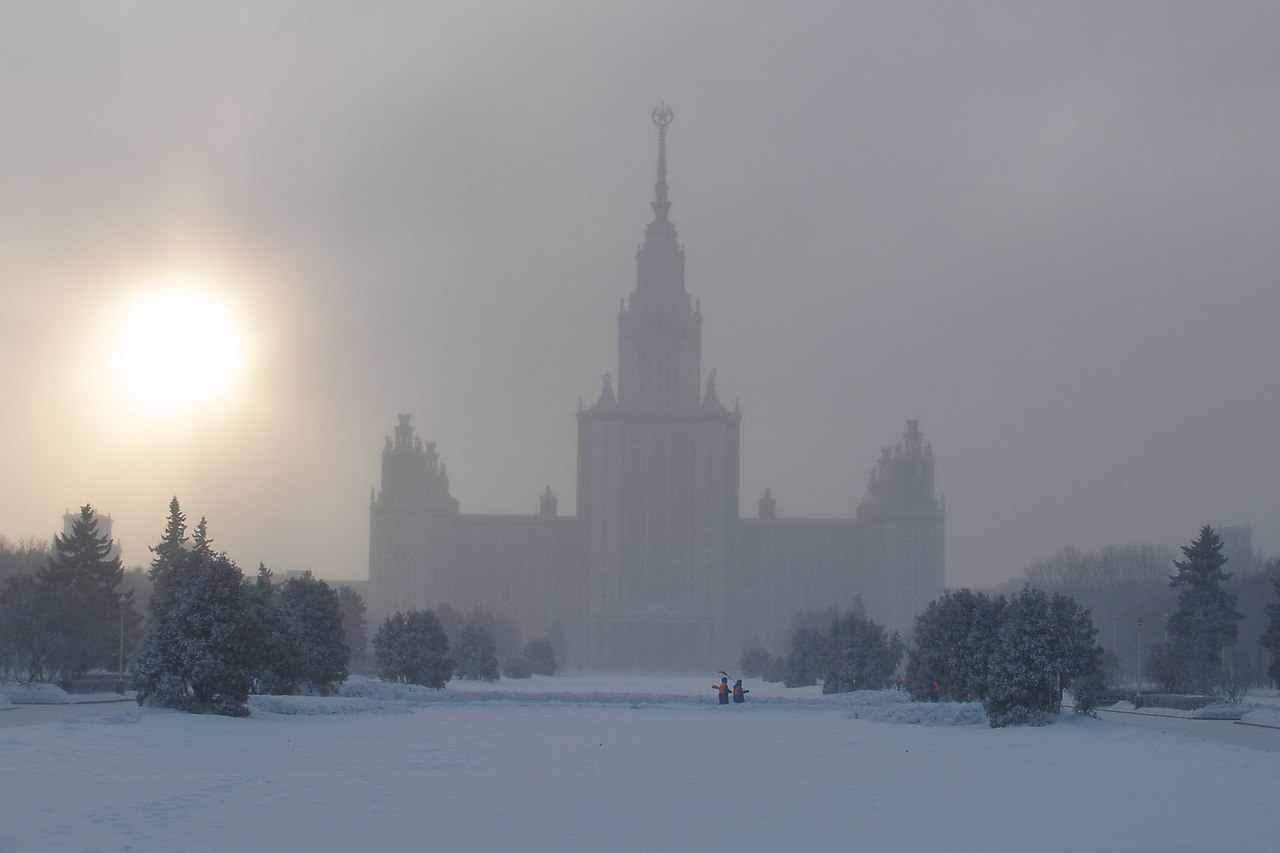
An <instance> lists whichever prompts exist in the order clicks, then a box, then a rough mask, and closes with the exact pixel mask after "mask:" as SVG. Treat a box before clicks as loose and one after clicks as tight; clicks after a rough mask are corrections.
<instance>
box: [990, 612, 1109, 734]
mask: <svg viewBox="0 0 1280 853" xmlns="http://www.w3.org/2000/svg"><path fill="white" fill-rule="evenodd" d="M1095 633H1096V631H1095V630H1094V628H1093V621H1092V619H1090V617H1089V611H1087V610H1085V609H1084V608H1082V607H1081V606H1080V605H1079V604H1077V603H1076V601H1075V599H1072V598H1069V597H1067V596H1064V595H1054V596H1053V597H1052V598H1050V597H1049V596H1048V595H1046V594H1045V593H1043V592H1041V591H1040V590H1037V589H1033V588H1031V587H1027V588H1025V589H1023V591H1022V592H1021V593H1020V594H1018V595H1017V596H1015V597H1014V598H1012V599H1011V600H1010V601H1009V604H1008V606H1007V607H1006V608H1005V611H1004V618H1003V620H1002V621H1001V625H1000V640H999V643H998V645H997V647H996V654H995V657H994V658H993V660H992V662H991V667H990V669H989V672H990V679H991V680H990V683H989V685H988V686H987V698H986V701H985V702H983V707H984V708H985V709H986V712H987V719H988V721H989V722H990V723H991V726H992V727H993V728H996V727H1000V726H1008V725H1043V724H1044V723H1045V722H1048V721H1051V715H1053V714H1057V713H1058V711H1059V710H1060V709H1061V707H1062V691H1063V689H1064V688H1065V687H1066V686H1068V685H1070V684H1072V683H1074V682H1077V681H1078V682H1079V683H1080V684H1081V685H1082V687H1084V692H1085V693H1086V694H1087V693H1088V692H1089V690H1091V689H1092V687H1091V685H1092V684H1093V683H1094V682H1095V681H1096V682H1097V683H1098V686H1099V687H1100V686H1101V684H1100V683H1101V678H1102V676H1101V657H1102V650H1101V649H1099V648H1098V646H1097V644H1096V643H1095V642H1094V634H1095ZM1089 701H1090V700H1089V698H1088V696H1086V703H1088V702H1089Z"/></svg>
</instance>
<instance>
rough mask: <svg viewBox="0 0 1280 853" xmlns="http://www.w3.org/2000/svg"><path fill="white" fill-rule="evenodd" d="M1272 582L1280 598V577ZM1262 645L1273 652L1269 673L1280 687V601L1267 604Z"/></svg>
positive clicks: (1277, 596)
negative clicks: (1265, 627) (1265, 625)
mask: <svg viewBox="0 0 1280 853" xmlns="http://www.w3.org/2000/svg"><path fill="white" fill-rule="evenodd" d="M1271 584H1272V586H1274V587H1275V592H1276V598H1277V599H1280V578H1272V579H1271ZM1262 645H1263V647H1264V648H1266V649H1267V650H1268V651H1269V652H1271V664H1270V665H1269V666H1268V667H1267V675H1268V676H1269V677H1270V678H1271V682H1272V684H1274V685H1276V686H1277V687H1280V601H1276V602H1275V603H1274V604H1268V605H1267V630H1266V632H1265V633H1263V635H1262Z"/></svg>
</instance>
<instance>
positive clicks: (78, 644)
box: [37, 504, 124, 679]
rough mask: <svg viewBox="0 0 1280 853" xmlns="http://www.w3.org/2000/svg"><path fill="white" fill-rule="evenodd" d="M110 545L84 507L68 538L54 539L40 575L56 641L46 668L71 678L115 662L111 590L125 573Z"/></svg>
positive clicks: (93, 515) (115, 605) (114, 604)
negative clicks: (47, 561) (56, 635)
mask: <svg viewBox="0 0 1280 853" xmlns="http://www.w3.org/2000/svg"><path fill="white" fill-rule="evenodd" d="M113 550H114V546H113V544H112V542H111V539H109V538H108V537H107V536H106V534H99V533H98V517H97V514H96V513H95V512H94V510H93V507H92V506H90V505H88V504H85V505H84V506H82V507H81V508H80V514H79V515H78V516H77V517H76V518H75V520H74V521H73V522H72V524H71V532H70V533H69V534H68V535H65V536H63V535H58V536H55V537H54V538H53V555H52V556H51V557H50V558H49V563H48V565H47V566H46V567H45V569H44V570H43V571H41V572H40V574H39V575H38V578H37V579H38V582H39V583H40V585H41V586H42V587H44V590H43V592H44V594H43V595H41V596H40V601H41V602H42V604H43V606H44V607H45V608H46V609H45V618H47V619H48V620H49V621H51V622H52V624H53V625H56V626H57V627H58V630H59V639H58V642H57V643H56V645H55V648H54V650H53V651H52V654H51V655H50V656H49V659H48V665H49V666H50V667H51V668H52V669H54V670H56V671H58V672H60V673H61V674H62V677H63V678H66V679H73V678H78V677H79V676H80V675H82V674H83V673H85V672H86V671H88V670H89V669H91V668H92V667H94V666H107V665H109V664H110V663H111V662H112V660H113V659H114V657H115V655H113V654H112V652H113V651H114V649H115V645H116V644H115V643H113V642H112V640H113V639H114V638H115V637H116V632H117V630H118V628H117V618H118V608H119V607H120V606H121V605H120V603H119V600H118V598H117V596H116V593H115V589H116V586H118V585H119V583H120V579H121V578H122V577H123V576H124V570H123V569H122V568H121V566H120V558H119V557H113V556H111V552H112V551H113Z"/></svg>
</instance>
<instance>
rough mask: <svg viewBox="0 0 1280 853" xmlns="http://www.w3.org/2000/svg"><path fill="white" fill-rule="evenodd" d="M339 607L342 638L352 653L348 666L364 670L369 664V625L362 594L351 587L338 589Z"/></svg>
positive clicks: (354, 669) (356, 669)
mask: <svg viewBox="0 0 1280 853" xmlns="http://www.w3.org/2000/svg"><path fill="white" fill-rule="evenodd" d="M338 607H339V608H341V610H342V638H343V642H345V643H346V645H347V649H348V650H349V651H350V652H351V661H350V663H349V664H348V665H349V666H350V668H351V669H352V670H353V671H357V672H358V671H360V670H363V669H364V668H365V667H366V666H368V663H369V623H368V621H366V619H365V613H366V608H365V604H364V599H363V598H362V597H361V596H360V593H358V592H356V591H355V590H354V589H352V588H351V587H349V586H340V587H338Z"/></svg>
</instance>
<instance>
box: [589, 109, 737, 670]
mask: <svg viewBox="0 0 1280 853" xmlns="http://www.w3.org/2000/svg"><path fill="white" fill-rule="evenodd" d="M671 120H672V112H671V110H670V109H667V108H665V107H661V108H659V109H656V110H654V111H653V121H654V124H655V125H656V126H657V128H658V179H657V182H656V183H655V184H654V200H653V202H652V205H653V221H652V222H650V223H649V224H648V226H646V228H645V234H644V242H643V243H642V244H641V245H640V248H639V250H638V251H637V252H636V285H635V289H634V290H632V292H631V295H630V296H629V297H627V298H626V300H625V302H624V303H623V306H622V309H621V311H620V313H619V315H618V388H617V391H616V393H615V392H614V389H613V388H612V386H611V382H610V380H609V377H608V376H607V375H606V377H605V380H604V388H603V390H602V392H601V394H600V398H599V400H597V401H596V403H595V405H593V406H592V407H591V408H589V409H584V410H582V411H579V413H578V518H579V521H580V523H581V529H582V535H583V537H584V546H585V559H586V564H587V567H588V572H587V575H588V578H589V590H588V594H589V599H590V612H591V618H590V623H589V625H588V636H589V638H590V647H591V650H592V655H593V657H592V663H593V664H595V665H599V666H608V667H621V668H637V667H642V668H648V669H673V668H684V667H686V666H688V665H689V664H690V663H691V662H692V661H694V660H707V659H709V658H710V657H711V656H712V655H714V654H716V653H717V652H721V651H723V650H724V646H725V636H724V632H723V630H722V629H723V626H724V624H725V613H724V607H725V592H726V589H727V587H728V585H729V583H730V582H731V578H730V566H731V563H732V554H733V545H734V533H735V527H736V522H737V517H738V425H739V421H740V417H739V415H738V414H737V413H735V412H730V411H729V410H728V409H726V408H725V407H724V406H723V405H721V403H720V401H719V399H718V398H717V396H716V386H715V374H714V373H712V374H711V375H710V376H708V377H707V381H706V386H705V390H703V387H702V384H701V382H700V379H701V353H702V314H701V311H700V309H699V307H698V306H697V305H696V304H695V303H694V302H693V300H692V298H691V297H690V295H689V293H688V291H687V290H686V289H685V281H684V248H683V247H682V246H681V245H680V243H679V239H678V236H677V233H676V227H675V225H674V224H673V223H672V222H671V220H670V219H669V218H668V213H669V211H670V209H671V202H670V200H669V199H668V187H667V158H666V137H667V128H668V127H670V125H671Z"/></svg>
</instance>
